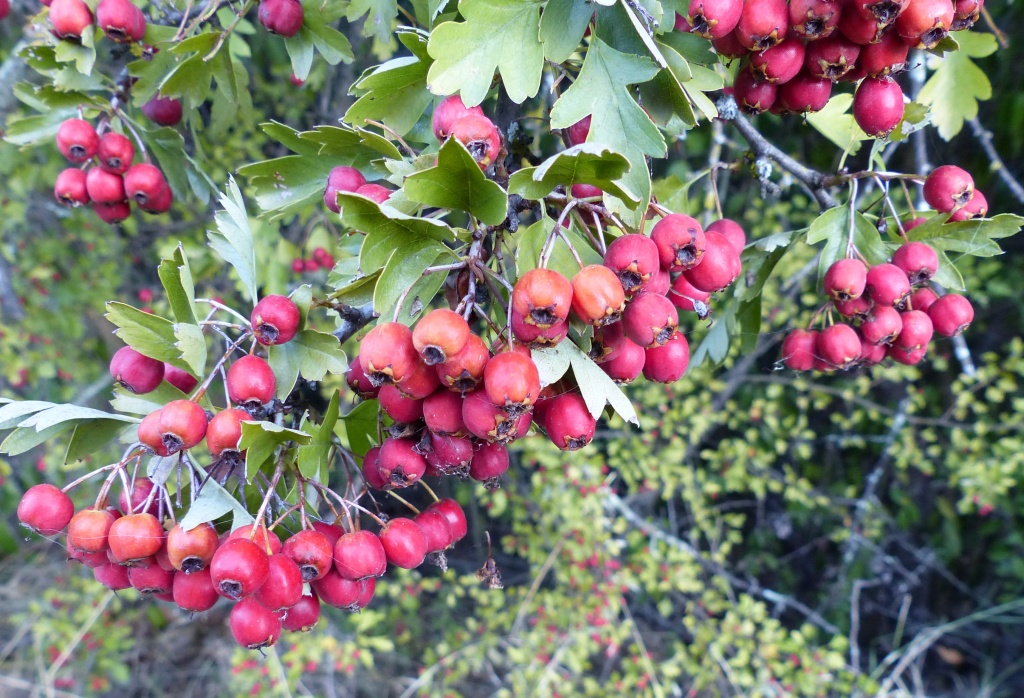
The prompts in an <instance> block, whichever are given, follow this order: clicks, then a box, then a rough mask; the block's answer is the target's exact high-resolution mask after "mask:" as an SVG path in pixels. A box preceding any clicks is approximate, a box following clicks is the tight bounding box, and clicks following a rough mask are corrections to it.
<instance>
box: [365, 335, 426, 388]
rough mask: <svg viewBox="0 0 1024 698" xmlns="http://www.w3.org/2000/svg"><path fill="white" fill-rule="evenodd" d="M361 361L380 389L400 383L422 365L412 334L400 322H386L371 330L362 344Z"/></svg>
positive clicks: (373, 382)
mask: <svg viewBox="0 0 1024 698" xmlns="http://www.w3.org/2000/svg"><path fill="white" fill-rule="evenodd" d="M359 360H360V363H361V365H362V367H363V370H364V371H366V375H367V376H368V377H369V378H370V382H371V383H372V384H373V385H375V386H377V387H380V386H382V385H386V384H387V383H398V382H399V381H401V380H402V379H403V378H405V377H406V376H408V375H410V374H411V373H412V372H413V371H414V370H415V369H416V367H417V366H418V365H419V364H420V357H419V354H418V353H417V352H416V347H415V345H414V344H413V340H412V330H410V329H409V328H408V327H406V326H405V325H403V324H401V323H399V322H385V323H383V324H380V325H377V326H376V327H374V328H373V329H372V330H370V331H369V332H368V333H367V334H366V336H365V337H363V340H362V341H361V342H360V343H359Z"/></svg>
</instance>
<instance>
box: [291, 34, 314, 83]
mask: <svg viewBox="0 0 1024 698" xmlns="http://www.w3.org/2000/svg"><path fill="white" fill-rule="evenodd" d="M284 47H285V50H287V51H288V57H289V58H290V59H291V61H292V74H293V75H295V77H297V78H298V79H299V80H305V79H306V78H308V77H309V71H310V68H312V67H313V35H312V34H310V32H309V30H308V29H306V28H305V27H302V28H301V29H299V31H298V33H297V34H295V35H294V36H289V37H288V38H286V39H285V40H284Z"/></svg>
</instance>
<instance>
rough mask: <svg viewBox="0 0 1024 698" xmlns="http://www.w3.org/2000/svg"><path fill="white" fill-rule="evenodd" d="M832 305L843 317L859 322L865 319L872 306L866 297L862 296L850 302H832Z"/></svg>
mask: <svg viewBox="0 0 1024 698" xmlns="http://www.w3.org/2000/svg"><path fill="white" fill-rule="evenodd" d="M833 303H834V305H835V308H836V311H837V312H838V313H839V314H840V315H842V316H843V317H848V318H856V319H859V320H863V319H864V318H865V317H867V314H868V312H869V311H870V310H871V308H872V306H873V305H874V303H872V302H871V299H870V298H868V296H867V295H862V296H861V297H860V298H855V299H854V300H851V301H834V302H833Z"/></svg>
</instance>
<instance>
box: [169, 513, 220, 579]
mask: <svg viewBox="0 0 1024 698" xmlns="http://www.w3.org/2000/svg"><path fill="white" fill-rule="evenodd" d="M219 544H220V539H219V537H218V535H217V529H215V528H214V527H213V526H211V525H210V524H208V523H203V524H199V525H198V526H196V527H195V528H192V529H189V530H187V531H186V530H185V529H184V528H182V526H181V524H180V523H179V524H175V526H174V528H172V529H171V530H170V531H168V532H167V545H166V548H167V558H168V559H169V560H170V563H171V565H172V566H173V567H174V569H176V570H178V571H180V572H184V573H185V574H194V573H196V572H198V571H200V570H202V569H205V568H206V567H207V566H208V565H209V564H210V560H212V559H213V554H214V553H215V552H217V546H218V545H219Z"/></svg>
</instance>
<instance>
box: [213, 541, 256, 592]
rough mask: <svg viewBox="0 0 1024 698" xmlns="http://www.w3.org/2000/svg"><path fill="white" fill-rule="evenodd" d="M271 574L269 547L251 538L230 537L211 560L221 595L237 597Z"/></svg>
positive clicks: (214, 578)
mask: <svg viewBox="0 0 1024 698" xmlns="http://www.w3.org/2000/svg"><path fill="white" fill-rule="evenodd" d="M269 574H270V558H269V556H268V555H267V553H266V551H265V550H263V549H261V548H260V546H258V545H256V543H253V542H252V541H251V540H249V539H248V538H229V539H228V540H226V541H225V542H224V544H223V545H222V546H220V547H219V548H217V552H215V553H214V554H213V559H212V560H211V561H210V575H211V578H212V580H213V586H214V588H215V589H216V590H217V593H218V594H220V595H221V596H223V597H225V598H228V599H232V600H235V601H237V600H238V599H241V598H244V597H247V596H249V595H251V594H253V593H254V592H255V591H256V590H257V589H259V588H260V587H261V586H262V585H263V583H264V582H265V581H267V577H268V575H269Z"/></svg>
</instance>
